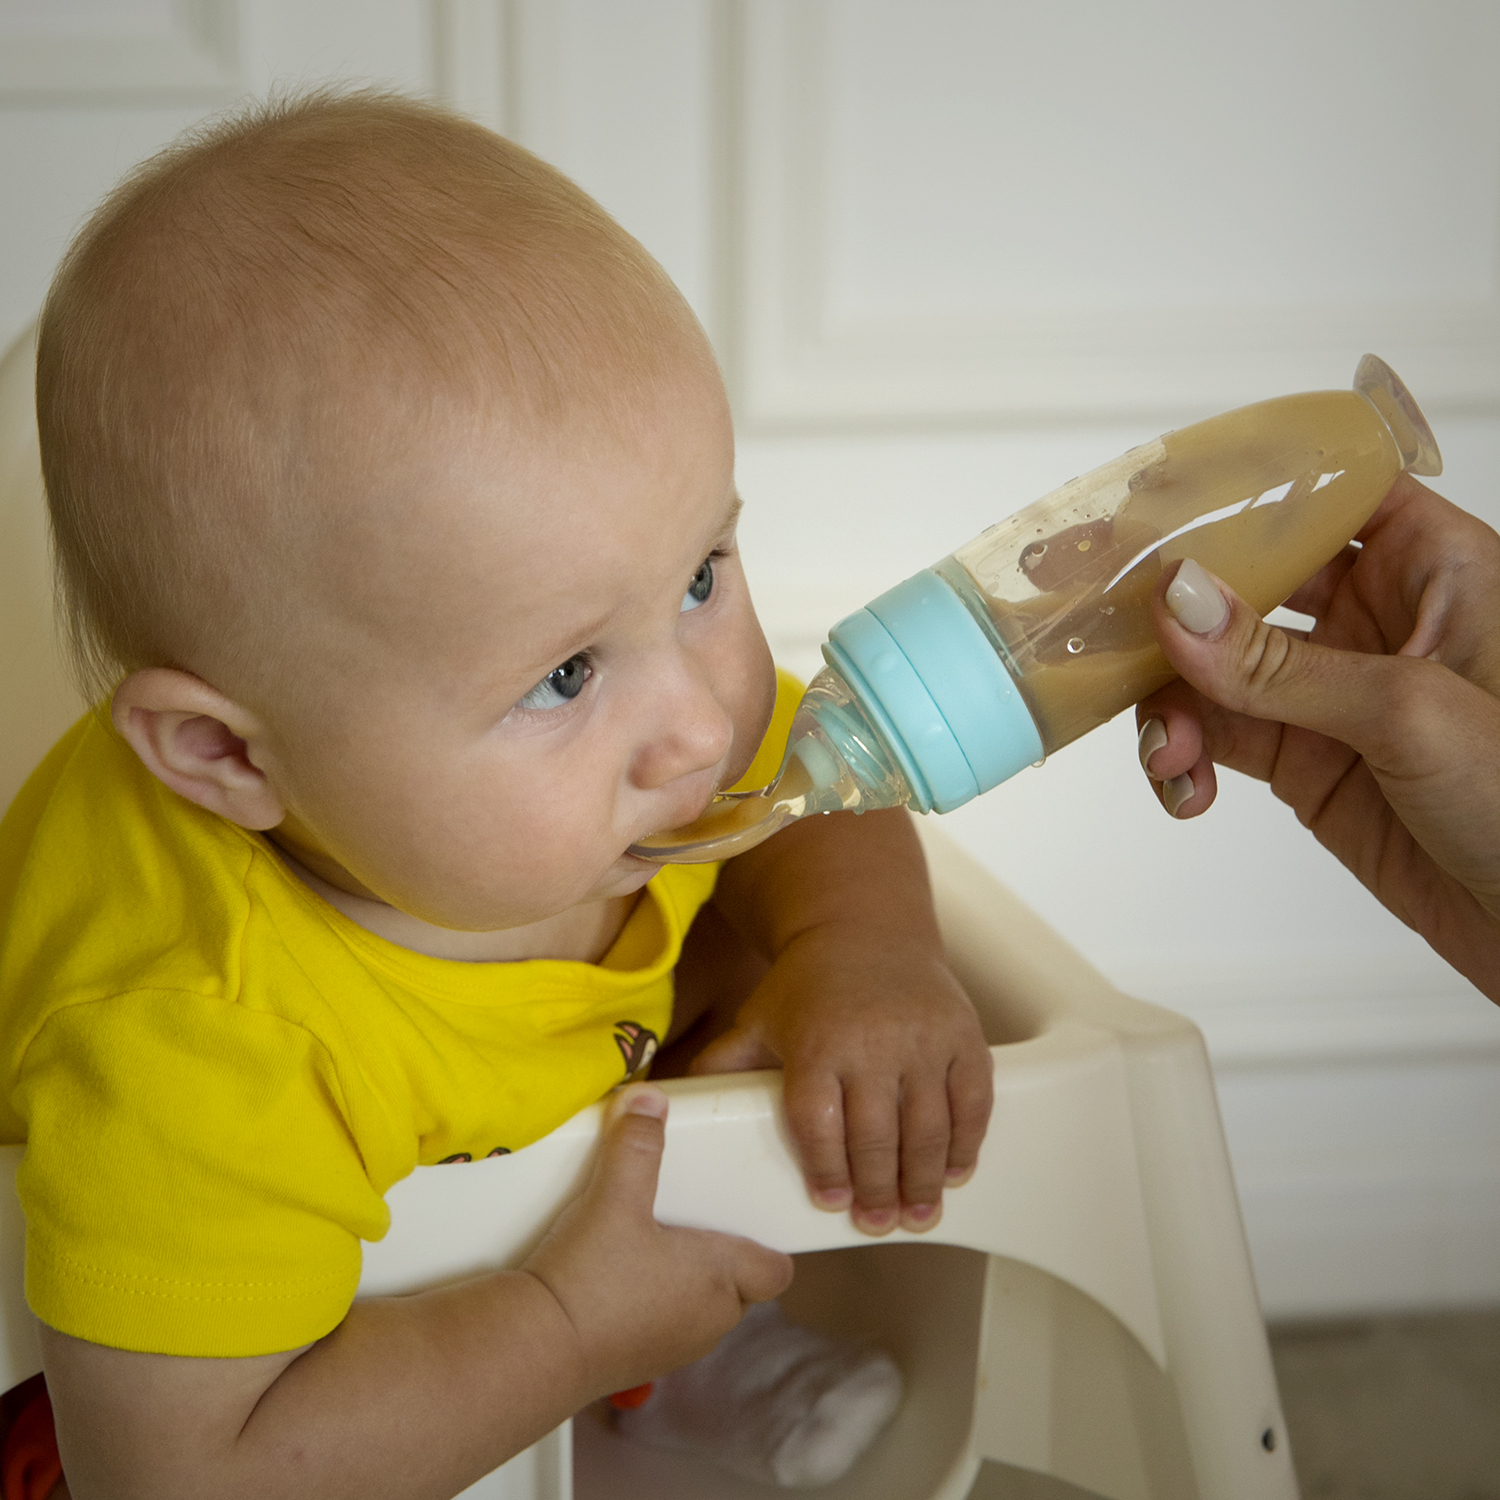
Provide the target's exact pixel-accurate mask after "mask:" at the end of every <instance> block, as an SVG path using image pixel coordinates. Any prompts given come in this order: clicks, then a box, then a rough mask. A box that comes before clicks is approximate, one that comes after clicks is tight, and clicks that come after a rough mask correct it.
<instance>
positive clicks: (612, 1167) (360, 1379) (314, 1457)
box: [42, 1088, 791, 1500]
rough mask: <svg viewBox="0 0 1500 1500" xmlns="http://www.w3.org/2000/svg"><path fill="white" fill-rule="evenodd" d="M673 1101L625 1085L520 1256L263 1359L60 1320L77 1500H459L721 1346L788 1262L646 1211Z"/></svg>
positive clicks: (61, 1403) (51, 1376)
mask: <svg viewBox="0 0 1500 1500" xmlns="http://www.w3.org/2000/svg"><path fill="white" fill-rule="evenodd" d="M665 1113H666V1099H665V1096H664V1095H662V1094H661V1092H660V1091H659V1090H656V1089H651V1088H644V1089H635V1090H630V1091H628V1092H627V1093H625V1094H623V1095H622V1096H621V1100H620V1102H619V1103H617V1105H616V1107H615V1109H614V1111H613V1112H612V1116H611V1123H610V1126H609V1128H608V1130H607V1132H606V1135H605V1139H604V1142H603V1145H602V1148H601V1154H600V1160H599V1164H598V1166H597V1167H596V1169H595V1172H594V1176H593V1178H592V1180H591V1182H590V1184H589V1186H588V1188H587V1189H586V1190H585V1191H584V1193H583V1195H582V1196H581V1197H580V1198H579V1199H578V1200H577V1201H576V1202H574V1203H573V1204H572V1205H570V1206H569V1207H568V1208H567V1209H566V1210H565V1211H564V1212H563V1213H562V1215H561V1216H560V1217H559V1218H558V1220H557V1222H556V1224H555V1225H554V1226H553V1227H552V1229H551V1231H550V1232H549V1233H548V1235H547V1238H546V1239H545V1240H544V1241H543V1242H542V1244H541V1245H540V1246H539V1247H538V1248H537V1250H536V1252H535V1253H534V1254H533V1255H532V1256H531V1257H530V1258H529V1259H528V1260H527V1262H526V1264H525V1265H524V1266H523V1267H522V1268H521V1269H520V1270H519V1271H505V1272H498V1273H494V1274H491V1275H485V1276H478V1277H475V1278H473V1279H471V1280H469V1281H465V1282H463V1283H460V1284H459V1285H456V1286H451V1287H446V1288H443V1289H442V1290H439V1291H434V1292H427V1293H422V1294H419V1295H415V1296H410V1297H378V1298H371V1299H369V1300H367V1301H361V1302H356V1303H355V1304H354V1306H353V1307H352V1308H351V1309H350V1311H349V1314H348V1316H347V1317H346V1318H345V1319H344V1321H343V1322H342V1323H341V1324H340V1325H339V1326H338V1328H336V1329H335V1330H334V1331H333V1332H332V1333H331V1334H329V1335H328V1336H327V1337H326V1338H324V1339H321V1340H319V1341H318V1342H317V1343H316V1344H313V1345H311V1346H310V1347H308V1348H305V1349H302V1350H293V1351H291V1352H289V1353H286V1354H275V1355H266V1356H261V1357H258V1358H253V1359H182V1358H178V1357H174V1356H169V1355H153V1354H133V1353H127V1352H125V1351H122V1350H118V1349H106V1348H103V1347H101V1346H99V1345H97V1344H89V1343H85V1342H83V1341H81V1340H78V1339H73V1338H68V1337H66V1336H65V1335H63V1334H60V1333H57V1332H54V1331H52V1330H50V1329H45V1328H44V1329H43V1339H42V1344H43V1353H44V1357H45V1361H46V1369H47V1382H48V1387H49V1389H50V1391H51V1393H52V1401H53V1408H54V1411H55V1412H56V1416H57V1426H58V1437H59V1443H60V1447H61V1450H62V1455H63V1466H64V1470H65V1472H66V1474H67V1477H68V1485H69V1488H70V1490H71V1494H72V1497H73V1500H179V1497H180V1500H201V1497H202V1496H204V1495H213V1496H215V1497H217V1500H237V1497H245V1500H249V1497H252V1496H254V1497H257V1500H258V1497H261V1496H265V1495H275V1496H278V1497H283V1500H296V1497H301V1496H306V1497H309V1500H311V1497H314V1496H315V1497H317V1500H336V1497H340V1496H347V1497H349V1500H356V1497H357V1500H382V1497H389V1500H398V1497H399V1500H425V1497H431V1500H447V1497H450V1496H452V1495H454V1494H457V1493H458V1492H459V1491H460V1490H462V1489H463V1488H465V1487H466V1486H467V1485H469V1484H472V1483H473V1482H474V1481H475V1480H477V1479H478V1478H480V1476H481V1475H483V1474H486V1473H488V1472H489V1471H490V1470H491V1469H493V1468H495V1467H496V1466H497V1465H499V1464H500V1463H502V1462H503V1461H504V1460H505V1459H507V1458H509V1457H510V1456H511V1455H513V1454H515V1453H518V1452H519V1451H520V1450H521V1449H522V1448H524V1447H526V1446H527V1445H529V1444H530V1443H533V1442H535V1441H536V1440H537V1439H538V1438H540V1437H541V1436H542V1435H543V1434H545V1433H546V1432H548V1431H550V1430H551V1429H552V1428H553V1427H555V1426H557V1424H558V1423H559V1422H561V1421H563V1420H564V1419H565V1418H566V1417H568V1416H569V1415H571V1414H572V1413H573V1412H574V1411H576V1410H578V1408H579V1407H581V1406H583V1405H585V1404H586V1403H587V1402H589V1401H590V1400H593V1399H594V1398H595V1397H597V1396H601V1395H604V1394H607V1393H608V1392H610V1391H615V1390H620V1389H624V1388H627V1387H630V1386H634V1385H639V1384H641V1383H643V1382H644V1381H647V1380H650V1379H653V1378H654V1377H656V1376H659V1375H662V1374H664V1373H666V1372H667V1371H668V1370H670V1369H673V1368H675V1367H677V1366H678V1365H681V1364H684V1363H686V1362H687V1361H689V1360H692V1359H696V1358H698V1357H699V1356H700V1355H702V1354H704V1353H706V1352H707V1351H708V1350H709V1349H710V1348H712V1347H713V1345H714V1344H715V1343H716V1342H717V1341H718V1339H719V1338H720V1337H721V1336H722V1335H723V1334H724V1333H725V1332H726V1331H727V1330H728V1329H729V1328H732V1327H733V1326H734V1324H735V1323H736V1322H738V1321H739V1318H740V1315H741V1313H742V1312H743V1311H744V1308H745V1305H746V1303H747V1302H754V1301H762V1300H764V1299H766V1298H769V1297H774V1296H776V1295H778V1294H779V1293H780V1292H781V1291H782V1290H784V1289H785V1287H786V1285H787V1283H788V1282H789V1281H790V1280H791V1262H790V1260H789V1259H788V1258H787V1257H786V1256H784V1255H779V1254H777V1253H775V1252H774V1251H770V1250H766V1249H764V1248H763V1247H761V1246H759V1245H756V1244H753V1243H752V1242H751V1241H749V1240H744V1239H736V1238H734V1237H732V1236H729V1235H721V1234H710V1233H707V1232H706V1231H701V1230H688V1229H669V1228H664V1227H663V1226H662V1225H660V1224H658V1223H657V1222H656V1221H655V1220H654V1219H653V1218H652V1216H651V1205H652V1201H653V1198H654V1195H655V1191H656V1175H657V1168H658V1165H659V1163H660V1160H661V1150H662V1143H663V1139H664V1130H663V1125H662V1119H663V1117H664V1116H665Z"/></svg>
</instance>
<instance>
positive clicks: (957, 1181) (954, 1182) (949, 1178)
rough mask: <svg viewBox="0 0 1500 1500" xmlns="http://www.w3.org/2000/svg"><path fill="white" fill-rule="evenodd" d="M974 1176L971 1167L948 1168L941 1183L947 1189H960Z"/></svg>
mask: <svg viewBox="0 0 1500 1500" xmlns="http://www.w3.org/2000/svg"><path fill="white" fill-rule="evenodd" d="M973 1175H974V1168H973V1167H949V1168H948V1170H947V1171H946V1172H944V1173H943V1182H944V1183H945V1184H946V1185H947V1186H948V1187H951V1188H952V1187H962V1186H963V1185H964V1183H966V1182H967V1181H968V1180H969V1179H970V1178H971V1177H972V1176H973Z"/></svg>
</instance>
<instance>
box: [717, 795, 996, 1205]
mask: <svg viewBox="0 0 1500 1500" xmlns="http://www.w3.org/2000/svg"><path fill="white" fill-rule="evenodd" d="M830 821H832V820H830ZM849 821H850V822H851V823H852V822H853V821H854V820H853V819H850V820H849ZM776 1066H781V1067H784V1068H785V1070H786V1096H785V1097H786V1116H787V1124H788V1126H789V1127H790V1129H791V1133H792V1138H793V1140H794V1141H795V1142H796V1144H797V1149H798V1151H799V1153H800V1154H801V1158H802V1167H803V1171H804V1172H805V1173H806V1175H807V1183H808V1188H809V1190H810V1192H811V1193H812V1196H813V1200H814V1201H815V1202H816V1203H817V1204H818V1205H819V1206H820V1207H822V1208H826V1209H829V1210H833V1211H842V1210H843V1209H846V1208H850V1207H851V1206H852V1209H853V1216H854V1221H855V1223H856V1224H857V1225H858V1226H859V1227H860V1228H861V1229H863V1230H864V1231H865V1232H866V1233H868V1234H887V1233H889V1232H890V1231H891V1230H892V1229H894V1228H895V1227H896V1225H897V1224H898V1223H899V1224H900V1225H901V1227H902V1228H904V1229H910V1230H926V1229H931V1228H932V1227H933V1226H934V1225H935V1224H937V1222H938V1220H939V1219H940V1218H941V1217H942V1194H943V1188H944V1186H945V1185H947V1186H950V1187H956V1186H958V1185H959V1184H960V1183H962V1182H965V1181H967V1179H968V1178H969V1176H970V1175H971V1174H972V1172H973V1170H974V1165H975V1162H976V1161H977V1160H978V1156H979V1146H980V1143H981V1142H982V1141H983V1139H984V1132H985V1127H986V1125H987V1124H988V1123H989V1115H990V1104H991V1099H992V1087H993V1084H992V1066H991V1062H990V1055H989V1049H988V1048H987V1047H986V1045H985V1040H984V1035H983V1033H982V1031H981V1030H980V1026H979V1018H978V1017H977V1016H976V1015H975V1013H974V1007H973V1005H972V1004H971V1003H970V1001H969V998H968V996H967V995H965V994H964V992H963V990H962V989H961V988H960V987H959V985H958V981H957V980H956V979H954V977H953V975H952V974H951V973H950V972H949V970H948V967H947V965H946V963H945V962H944V961H943V957H942V953H941V951H940V949H939V948H938V945H937V942H936V935H935V932H934V933H933V934H932V935H931V936H930V937H929V936H928V935H926V934H923V933H915V934H914V933H913V930H912V924H910V923H907V922H901V923H898V924H896V925H895V926H892V927H889V928H888V930H887V932H886V933H885V934H884V936H883V937H882V936H878V935H876V934H873V933H872V932H871V930H870V927H869V926H868V925H861V926H860V927H859V928H858V929H855V928H853V927H846V926H840V925H839V924H836V923H834V924H829V925H825V926H819V927H813V928H809V929H808V930H806V931H804V932H802V933H800V934H798V935H797V936H796V937H795V938H794V939H793V940H792V941H791V942H790V943H789V944H788V945H787V947H785V948H784V949H783V950H782V951H781V953H780V954H779V955H778V957H777V958H776V960H775V962H774V963H773V964H772V966H771V969H770V971H769V972H768V973H767V974H766V977H765V978H764V979H763V980H762V981H761V983H760V985H759V986H758V988H757V989H756V990H755V992H754V993H753V994H752V995H751V996H750V998H749V999H748V1000H747V1001H746V1002H745V1004H744V1006H743V1007H742V1008H741V1010H740V1012H739V1016H738V1018H737V1020H736V1023H735V1026H734V1029H733V1030H732V1031H730V1032H728V1033H727V1034H726V1035H724V1036H722V1037H720V1038H719V1039H718V1040H717V1041H716V1042H713V1043H711V1044H710V1045H709V1046H707V1047H706V1048H704V1050H703V1051H702V1052H701V1053H700V1054H699V1056H698V1057H697V1058H696V1059H695V1061H694V1063H693V1065H692V1069H691V1071H692V1072H694V1073H726V1072H738V1071H742V1070H746V1069H750V1068H765V1067H776Z"/></svg>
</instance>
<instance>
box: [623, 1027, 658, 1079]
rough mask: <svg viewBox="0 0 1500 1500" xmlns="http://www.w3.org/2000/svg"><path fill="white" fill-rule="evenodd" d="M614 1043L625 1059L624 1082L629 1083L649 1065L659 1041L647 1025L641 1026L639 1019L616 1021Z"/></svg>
mask: <svg viewBox="0 0 1500 1500" xmlns="http://www.w3.org/2000/svg"><path fill="white" fill-rule="evenodd" d="M615 1045H616V1046H617V1047H619V1049H620V1055H621V1056H622V1057H623V1058H624V1059H625V1082H626V1083H629V1082H630V1081H631V1079H633V1078H639V1077H640V1076H641V1075H642V1074H643V1073H644V1072H645V1071H646V1069H647V1068H649V1067H650V1066H651V1059H652V1058H653V1057H655V1056H656V1049H657V1047H658V1046H660V1043H659V1042H658V1041H657V1039H656V1033H655V1032H654V1031H652V1030H651V1028H650V1027H649V1026H642V1025H641V1023H640V1022H639V1021H616V1022H615Z"/></svg>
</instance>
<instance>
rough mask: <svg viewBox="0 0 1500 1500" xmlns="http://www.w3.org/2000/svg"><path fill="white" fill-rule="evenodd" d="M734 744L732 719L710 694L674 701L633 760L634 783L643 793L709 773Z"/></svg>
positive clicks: (699, 694)
mask: <svg viewBox="0 0 1500 1500" xmlns="http://www.w3.org/2000/svg"><path fill="white" fill-rule="evenodd" d="M733 743H734V720H733V719H731V718H730V716H729V714H728V713H727V712H726V711H725V709H724V707H723V706H722V705H721V704H720V703H719V701H718V700H717V699H716V698H715V697H714V696H713V695H712V694H711V693H709V692H705V691H696V692H693V693H690V694H686V695H683V696H682V697H679V698H676V699H674V701H673V702H672V703H671V704H670V705H668V706H667V711H666V712H665V713H664V714H663V717H662V719H661V721H660V724H659V727H658V728H657V731H656V733H655V734H653V735H652V736H651V737H650V738H649V739H648V740H647V741H646V743H645V744H644V745H643V746H642V748H641V751H640V753H639V754H638V755H637V757H636V762H635V767H634V773H635V774H634V780H635V783H636V785H637V786H639V787H641V788H642V789H643V790H645V791H656V790H659V789H660V788H662V787H665V786H669V785H670V784H671V783H672V782H674V781H676V780H678V779H679V778H681V777H684V776H693V775H696V774H698V773H699V772H702V771H711V770H713V769H715V768H716V767H717V766H719V765H720V764H721V763H722V762H723V760H724V758H725V757H726V756H727V755H728V754H729V748H730V746H731V745H732V744H733Z"/></svg>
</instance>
